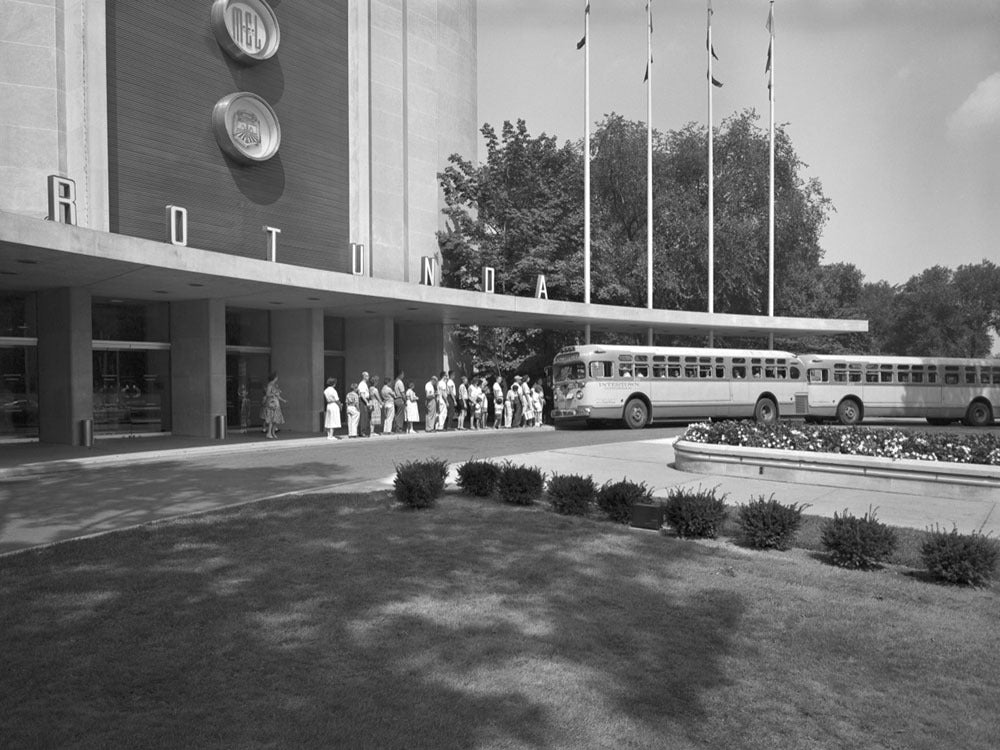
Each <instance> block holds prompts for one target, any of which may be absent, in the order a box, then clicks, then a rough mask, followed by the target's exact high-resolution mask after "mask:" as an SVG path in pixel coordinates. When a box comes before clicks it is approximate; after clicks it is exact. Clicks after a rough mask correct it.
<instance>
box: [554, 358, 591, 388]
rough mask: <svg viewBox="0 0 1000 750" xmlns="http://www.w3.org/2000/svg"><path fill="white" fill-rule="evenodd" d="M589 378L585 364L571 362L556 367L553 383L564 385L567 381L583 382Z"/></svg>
mask: <svg viewBox="0 0 1000 750" xmlns="http://www.w3.org/2000/svg"><path fill="white" fill-rule="evenodd" d="M585 377H587V368H586V367H584V365H583V362H569V363H566V364H559V365H556V366H555V371H554V372H553V375H552V379H553V382H556V383H562V382H565V381H567V380H583V379H584V378H585Z"/></svg>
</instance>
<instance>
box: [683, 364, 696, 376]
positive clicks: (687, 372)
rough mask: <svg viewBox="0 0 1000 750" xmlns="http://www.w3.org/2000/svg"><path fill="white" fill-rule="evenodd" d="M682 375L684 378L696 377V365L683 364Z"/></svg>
mask: <svg viewBox="0 0 1000 750" xmlns="http://www.w3.org/2000/svg"><path fill="white" fill-rule="evenodd" d="M684 377H686V378H696V377H698V367H697V366H696V365H685V366H684Z"/></svg>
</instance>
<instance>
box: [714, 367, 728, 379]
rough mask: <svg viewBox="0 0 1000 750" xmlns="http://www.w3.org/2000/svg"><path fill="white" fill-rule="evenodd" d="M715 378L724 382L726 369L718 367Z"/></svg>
mask: <svg viewBox="0 0 1000 750" xmlns="http://www.w3.org/2000/svg"><path fill="white" fill-rule="evenodd" d="M715 377H717V378H718V379H719V380H722V379H723V378H724V377H726V368H725V367H723V366H722V365H716V367H715Z"/></svg>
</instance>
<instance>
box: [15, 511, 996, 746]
mask: <svg viewBox="0 0 1000 750" xmlns="http://www.w3.org/2000/svg"><path fill="white" fill-rule="evenodd" d="M0 601H2V602H3V609H2V614H0V653H2V657H0V658H2V669H0V745H2V746H3V747H5V748H35V747H37V748H66V747H94V748H111V747H144V748H145V747H171V748H173V747H180V748H185V747H186V748H210V747H238V748H255V747H274V748H293V747H317V748H434V749H435V750H440V749H442V748H493V747H497V748H567V749H570V748H572V749H573V750H580V749H584V748H658V749H659V748H669V749H670V750H675V749H683V748H692V747H703V748H795V749H796V750H798V749H800V748H837V749H838V750H839V749H841V748H865V749H868V748H900V749H902V748H906V749H911V748H928V750H930V749H932V748H933V749H934V750H939V748H966V749H969V748H996V746H997V744H996V743H997V739H996V738H997V737H998V736H1000V718H998V716H1000V714H998V708H997V707H998V706H1000V668H998V667H1000V618H998V615H1000V593H998V587H997V586H994V587H992V588H990V589H972V590H970V589H962V588H956V587H947V586H940V585H934V584H929V583H926V582H924V581H921V580H919V579H918V578H917V577H916V576H914V575H912V574H910V573H909V572H907V571H906V570H904V569H900V568H889V569H886V570H883V571H879V572H873V573H864V572H852V571H846V570H841V569H837V568H833V567H831V566H829V565H826V564H824V563H822V562H821V561H819V560H817V559H815V553H811V552H808V551H804V550H792V551H790V552H769V553H758V552H750V551H748V550H744V549H741V548H739V547H736V546H734V545H732V544H729V543H726V542H714V543H698V542H686V541H680V540H677V539H672V538H667V537H664V536H661V535H659V534H657V533H655V532H648V531H647V532H644V531H638V530H630V529H628V528H626V527H621V526H615V525H612V524H610V523H607V522H604V523H601V522H595V521H593V520H589V519H584V518H567V517H561V516H557V515H555V514H553V513H550V512H548V511H546V510H543V509H542V508H541V507H537V506H536V507H533V508H515V507H507V506H501V505H498V504H495V503H493V502H490V501H481V500H473V499H471V498H468V497H464V496H459V495H453V494H449V495H448V496H447V497H446V498H444V499H443V500H441V501H439V504H438V506H437V507H436V508H434V509H432V510H428V511H420V512H413V511H406V510H403V509H401V508H398V507H396V506H395V505H394V503H393V502H392V500H391V498H390V497H389V496H387V495H369V496H356V497H349V496H343V495H336V496H314V497H300V498H287V499H282V500H280V501H272V502H266V503H260V504H254V505H248V506H244V507H242V508H238V509H233V510H228V511H221V512H217V513H213V514H211V515H204V516H198V517H193V518H188V519H184V520H179V521H174V522H170V523H163V524H158V525H155V526H147V527H143V528H139V529H134V530H130V531H125V532H120V533H115V534H110V535H106V536H101V537H97V538H93V539H88V540H81V541H77V542H70V543H65V544H61V545H58V546H55V547H51V548H48V549H44V550H39V551H35V552H30V553H25V554H18V555H13V556H9V557H5V558H2V559H0Z"/></svg>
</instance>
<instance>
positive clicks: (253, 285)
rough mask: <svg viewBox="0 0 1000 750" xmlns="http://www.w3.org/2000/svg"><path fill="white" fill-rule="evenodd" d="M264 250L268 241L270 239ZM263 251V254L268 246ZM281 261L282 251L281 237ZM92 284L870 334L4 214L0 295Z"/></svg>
mask: <svg viewBox="0 0 1000 750" xmlns="http://www.w3.org/2000/svg"><path fill="white" fill-rule="evenodd" d="M262 248H263V245H262ZM262 254H263V252H262ZM278 257H279V258H280V257H281V248H280V238H279V244H278ZM60 287H85V288H87V289H88V290H89V292H90V293H91V295H93V296H99V297H111V298H122V299H137V300H160V301H177V300H191V299H222V300H224V301H225V303H226V304H227V305H229V306H233V307H245V308H257V309H265V310H281V309H301V308H322V309H323V311H324V312H325V313H326V314H328V315H334V316H339V317H343V318H366V317H373V316H375V317H390V318H394V319H395V320H397V321H400V322H414V323H440V324H444V325H452V324H459V323H461V324H470V325H472V324H474V325H482V326H510V327H514V328H545V329H561V330H582V329H583V328H584V327H585V326H586V325H587V324H589V325H590V326H591V328H592V330H597V331H605V330H606V331H619V332H623V333H627V332H636V333H641V332H645V331H646V330H647V329H648V328H652V329H653V330H654V331H655V332H657V333H669V334H679V335H703V334H707V333H708V332H709V331H714V332H715V334H717V335H720V336H730V335H731V336H767V335H768V334H770V333H772V332H773V333H775V334H778V335H782V336H803V335H832V334H843V333H863V332H866V331H867V330H868V323H867V321H864V320H835V319H814V318H789V317H773V318H770V317H768V316H765V315H728V314H720V313H715V314H709V313H699V312H685V311H678V310H649V309H646V308H644V307H616V306H611V305H597V304H590V305H586V304H584V303H581V302H563V301H558V300H540V299H534V298H531V297H515V296H510V295H502V294H489V295H487V294H484V293H482V292H476V291H465V290H460V289H449V288H446V287H439V286H424V285H420V284H417V283H408V282H399V281H388V280H384V279H378V278H370V277H362V276H354V275H351V274H345V273H337V272H334V271H321V270H317V269H313V268H306V267H302V266H292V265H287V264H283V263H280V262H279V263H274V262H269V261H266V260H263V259H261V260H257V259H253V258H244V257H240V256H235V255H228V254H225V253H216V252H210V251H206V250H199V249H197V248H193V247H182V246H176V245H171V244H168V243H163V242H154V241H151V240H145V239H139V238H135V237H127V236H124V235H118V234H109V233H107V232H98V231H94V230H90V229H84V228H80V227H75V226H70V225H66V224H60V223H55V222H49V221H42V220H38V219H34V218H31V217H27V216H21V215H17V214H10V213H3V212H0V291H4V290H6V291H25V292H27V291H37V290H42V289H53V288H60Z"/></svg>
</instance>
